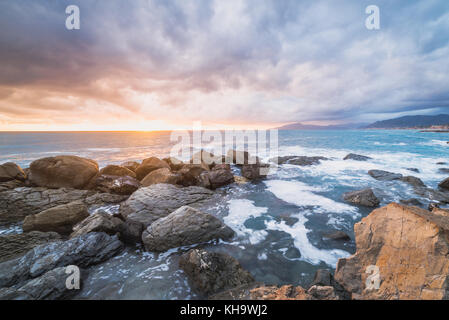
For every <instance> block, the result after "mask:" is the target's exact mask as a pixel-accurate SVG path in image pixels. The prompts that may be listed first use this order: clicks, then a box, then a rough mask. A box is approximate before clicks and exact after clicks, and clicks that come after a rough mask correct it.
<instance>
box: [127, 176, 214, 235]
mask: <svg viewBox="0 0 449 320" xmlns="http://www.w3.org/2000/svg"><path fill="white" fill-rule="evenodd" d="M212 195H213V192H212V191H210V190H208V189H205V188H201V187H186V188H179V187H176V186H174V185H171V184H155V185H152V186H149V187H144V188H140V189H139V190H137V191H136V192H134V193H133V194H132V195H131V197H129V199H128V200H126V201H125V202H123V203H122V204H121V205H120V214H121V215H122V217H124V218H125V219H126V220H132V221H138V222H141V223H142V224H143V225H144V226H145V227H147V226H149V225H150V224H151V223H153V222H154V221H156V220H157V219H160V218H163V217H165V216H167V215H169V214H170V213H172V212H173V211H175V210H176V209H178V208H180V207H182V206H186V205H189V206H192V205H195V204H197V203H200V202H201V201H203V200H206V199H209V198H210V197H211V196H212Z"/></svg>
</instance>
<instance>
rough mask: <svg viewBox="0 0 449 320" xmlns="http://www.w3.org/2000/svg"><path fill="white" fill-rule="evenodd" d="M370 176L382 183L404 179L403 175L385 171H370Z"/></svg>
mask: <svg viewBox="0 0 449 320" xmlns="http://www.w3.org/2000/svg"><path fill="white" fill-rule="evenodd" d="M368 174H369V175H370V176H371V177H373V178H374V179H376V180H381V181H391V180H399V179H401V178H402V174H400V173H392V172H388V171H383V170H370V171H368Z"/></svg>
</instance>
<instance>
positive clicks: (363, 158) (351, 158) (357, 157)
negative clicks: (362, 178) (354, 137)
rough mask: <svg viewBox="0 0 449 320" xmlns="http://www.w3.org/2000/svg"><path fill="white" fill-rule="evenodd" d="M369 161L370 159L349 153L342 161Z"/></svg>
mask: <svg viewBox="0 0 449 320" xmlns="http://www.w3.org/2000/svg"><path fill="white" fill-rule="evenodd" d="M370 159H372V158H370V157H367V156H362V155H360V154H355V153H350V154H348V155H346V157H344V158H343V160H356V161H368V160H370Z"/></svg>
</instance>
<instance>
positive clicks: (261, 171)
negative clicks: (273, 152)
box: [242, 163, 270, 180]
mask: <svg viewBox="0 0 449 320" xmlns="http://www.w3.org/2000/svg"><path fill="white" fill-rule="evenodd" d="M269 169H270V166H269V165H267V164H264V163H257V164H244V165H243V166H242V176H243V177H244V178H246V179H248V180H256V179H261V178H265V177H266V176H267V175H268V171H269Z"/></svg>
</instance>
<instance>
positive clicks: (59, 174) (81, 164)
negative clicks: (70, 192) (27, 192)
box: [28, 156, 98, 189]
mask: <svg viewBox="0 0 449 320" xmlns="http://www.w3.org/2000/svg"><path fill="white" fill-rule="evenodd" d="M97 173H98V164H97V163H96V162H95V161H93V160H90V159H85V158H80V157H76V156H57V157H49V158H43V159H38V160H35V161H33V162H32V163H31V165H30V175H29V177H28V178H29V180H30V181H31V183H33V184H34V185H37V186H40V187H47V188H75V189H83V188H84V187H85V186H86V185H87V184H88V183H89V181H90V180H91V179H92V178H93V177H94V176H95V175H96V174H97Z"/></svg>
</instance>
